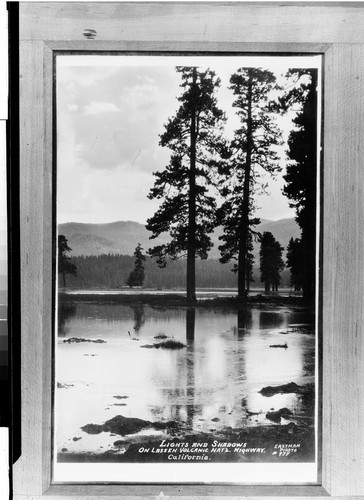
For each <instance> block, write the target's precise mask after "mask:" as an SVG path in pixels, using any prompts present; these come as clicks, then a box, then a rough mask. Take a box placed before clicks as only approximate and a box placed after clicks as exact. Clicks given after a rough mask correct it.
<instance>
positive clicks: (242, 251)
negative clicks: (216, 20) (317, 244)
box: [238, 75, 253, 299]
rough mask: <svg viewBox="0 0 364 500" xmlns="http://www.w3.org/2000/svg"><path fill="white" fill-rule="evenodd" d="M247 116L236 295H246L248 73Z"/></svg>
mask: <svg viewBox="0 0 364 500" xmlns="http://www.w3.org/2000/svg"><path fill="white" fill-rule="evenodd" d="M247 99H248V116H247V130H246V162H245V174H244V187H243V203H242V217H241V222H240V231H239V232H240V236H239V257H238V297H239V299H243V298H245V297H246V288H245V286H246V277H247V270H248V266H247V257H248V235H249V201H250V175H251V155H252V146H253V134H252V77H251V75H249V83H248V92H247Z"/></svg>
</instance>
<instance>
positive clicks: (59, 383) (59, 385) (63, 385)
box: [57, 382, 74, 389]
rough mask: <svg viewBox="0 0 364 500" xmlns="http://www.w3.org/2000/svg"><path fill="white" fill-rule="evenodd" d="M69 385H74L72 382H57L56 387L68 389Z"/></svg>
mask: <svg viewBox="0 0 364 500" xmlns="http://www.w3.org/2000/svg"><path fill="white" fill-rule="evenodd" d="M69 387H74V385H73V384H61V382H57V389H68V388H69Z"/></svg>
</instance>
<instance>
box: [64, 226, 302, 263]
mask: <svg viewBox="0 0 364 500" xmlns="http://www.w3.org/2000/svg"><path fill="white" fill-rule="evenodd" d="M256 230H257V231H259V232H260V233H263V232H264V231H270V232H271V233H272V234H273V235H274V237H275V239H276V240H277V241H279V242H280V244H281V245H282V246H283V247H284V248H286V247H287V245H288V242H289V240H290V238H299V236H300V229H299V227H298V225H297V224H296V222H295V220H294V219H293V218H292V219H281V220H278V221H272V220H265V219H262V221H261V223H260V224H258V225H257V226H256ZM58 233H59V234H63V235H64V236H65V237H66V238H67V241H68V245H69V246H70V248H72V256H79V255H102V254H122V255H133V252H134V249H135V247H136V246H137V244H138V243H140V244H141V245H142V247H143V248H144V251H147V249H148V248H150V247H151V246H153V245H155V244H157V245H160V244H163V243H165V242H166V241H167V240H168V236H163V237H161V236H160V237H158V238H156V239H155V240H150V239H149V238H150V236H151V233H150V232H149V231H147V230H146V228H145V226H143V224H139V223H138V222H132V221H118V222H111V223H108V224H81V223H76V222H68V223H66V224H59V226H58ZM221 234H222V229H221V228H217V229H215V231H214V233H213V234H212V238H211V239H212V242H213V244H214V246H213V247H212V250H211V252H210V253H209V257H210V258H211V259H218V258H219V256H220V254H219V250H218V246H219V245H221V244H222V242H221V241H220V240H219V236H221ZM253 254H254V257H255V259H256V263H257V259H259V244H258V243H256V244H254V250H253Z"/></svg>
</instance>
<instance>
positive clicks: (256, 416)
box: [55, 301, 315, 453]
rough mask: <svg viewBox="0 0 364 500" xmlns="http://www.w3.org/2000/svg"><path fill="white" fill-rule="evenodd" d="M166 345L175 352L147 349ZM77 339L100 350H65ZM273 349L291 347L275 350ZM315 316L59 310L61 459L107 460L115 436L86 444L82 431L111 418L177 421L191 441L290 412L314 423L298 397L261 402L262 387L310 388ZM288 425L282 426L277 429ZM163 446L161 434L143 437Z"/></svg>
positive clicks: (86, 307) (254, 310) (91, 438)
mask: <svg viewBox="0 0 364 500" xmlns="http://www.w3.org/2000/svg"><path fill="white" fill-rule="evenodd" d="M157 336H167V337H168V338H173V339H174V340H178V341H180V342H182V343H183V344H184V346H185V347H183V348H181V349H178V350H167V349H156V348H144V347H143V346H145V345H149V346H151V345H153V344H156V343H159V342H161V341H162V340H160V339H156V338H155V337H157ZM72 337H76V338H82V339H88V340H97V339H101V340H103V341H105V342H103V343H93V342H79V343H67V342H64V341H65V340H67V339H69V338H72ZM272 345H287V347H286V348H272V347H270V346H272ZM314 369H315V335H314V325H313V316H312V315H309V314H307V312H304V311H302V310H294V309H290V308H288V307H281V308H276V307H274V308H273V307H269V306H267V307H265V308H263V309H261V308H259V307H258V306H256V307H255V306H254V307H251V308H249V309H248V310H247V311H246V312H245V313H244V314H242V313H241V314H239V315H238V313H237V312H236V311H234V310H232V309H219V310H211V309H203V308H201V309H200V308H197V309H196V310H186V309H185V308H182V307H176V308H172V307H171V308H170V307H168V308H161V307H150V306H146V305H144V306H143V305H135V306H129V305H118V304H95V303H91V302H90V303H87V302H86V301H85V302H81V301H80V302H77V303H74V304H71V303H70V304H68V305H63V306H62V307H60V313H59V327H58V342H57V349H56V382H57V385H58V388H57V390H56V412H55V425H56V441H57V450H58V452H62V451H63V452H65V453H66V452H70V453H84V452H92V453H103V452H105V451H106V450H108V449H111V447H112V446H113V442H114V441H115V436H114V437H113V436H112V435H111V436H110V435H109V434H107V433H101V434H98V435H89V434H86V433H85V432H83V431H82V430H81V427H82V426H84V425H86V424H90V423H93V424H103V423H104V422H105V421H106V420H109V419H111V418H112V417H114V416H116V415H123V416H124V417H133V418H135V417H136V418H140V419H144V420H148V421H152V422H165V421H171V420H173V421H177V422H182V423H183V424H184V425H185V427H186V428H187V429H189V430H191V431H193V432H207V433H213V432H216V431H218V430H219V429H222V428H224V427H232V428H238V427H243V426H263V425H272V422H271V421H269V420H267V418H266V413H267V411H270V410H272V409H275V410H278V409H280V408H283V407H286V408H289V409H290V410H291V411H293V414H294V417H295V418H299V419H305V418H312V415H308V414H307V411H308V410H307V408H305V407H304V403H303V402H302V399H301V398H300V397H299V395H297V394H294V393H291V394H277V395H274V396H271V397H266V396H262V395H261V394H260V393H259V391H260V390H261V389H262V388H263V387H265V386H274V385H282V384H287V383H290V382H295V383H296V384H297V385H299V386H304V385H306V384H311V383H314V380H315V373H314ZM282 423H284V421H282ZM143 434H144V435H145V434H148V435H150V434H154V435H160V436H161V437H163V431H161V430H147V431H141V432H140V433H139V434H138V436H134V438H135V439H136V440H137V439H138V438H139V439H140V438H141V437H142V435H143Z"/></svg>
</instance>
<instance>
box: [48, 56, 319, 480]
mask: <svg viewBox="0 0 364 500" xmlns="http://www.w3.org/2000/svg"><path fill="white" fill-rule="evenodd" d="M320 67H321V57H320V56H315V55H313V56H307V55H306V56H301V57H299V56H296V57H288V56H286V57H284V56H270V57H268V56H266V57H263V56H260V57H254V56H245V57H244V56H236V55H234V56H228V55H227V56H221V55H220V56H212V55H208V56H207V55H206V56H204V55H201V56H196V55H195V56H193V57H192V56H187V55H181V56H176V55H174V56H170V55H165V56H161V55H159V56H156V55H147V56H145V55H144V56H138V55H130V56H120V55H102V56H100V55H99V56H97V55H86V56H82V55H68V54H64V55H58V56H57V59H56V117H57V128H56V131H57V162H56V163H57V165H56V167H57V168H56V185H57V204H56V207H57V208H56V214H57V244H58V247H57V248H58V250H57V288H56V328H55V331H56V339H55V382H54V383H55V416H54V453H53V455H54V477H55V480H59V481H65V482H67V481H69V480H76V481H95V480H96V481H97V480H110V481H115V480H116V481H118V480H123V481H135V480H138V481H143V480H144V481H152V482H153V481H156V482H158V481H166V482H168V481H172V482H173V481H187V482H188V481H193V480H196V477H197V478H198V480H199V481H201V480H202V481H204V480H206V481H210V482H214V481H220V482H221V481H224V480H227V481H229V480H230V481H233V480H234V478H236V477H239V478H240V479H241V480H243V481H245V482H248V483H249V482H252V483H259V482H261V479H260V478H261V473H262V471H264V478H265V481H268V482H273V483H274V482H282V481H283V482H286V483H290V482H292V483H295V482H306V483H314V482H315V481H316V480H317V453H318V449H317V435H318V432H319V422H318V418H317V417H318V397H319V393H318V357H317V345H318V329H317V313H316V311H317V286H318V283H317V278H318V243H317V242H318V236H319V229H320V227H319V222H318V221H319V208H320V207H319V196H318V185H319V174H320V161H319V148H320V126H319V124H320V119H321V118H320V113H321V104H320V99H321V87H320V86H321V71H320ZM151 465H153V467H151ZM181 465H182V467H181ZM267 465H269V467H267Z"/></svg>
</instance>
